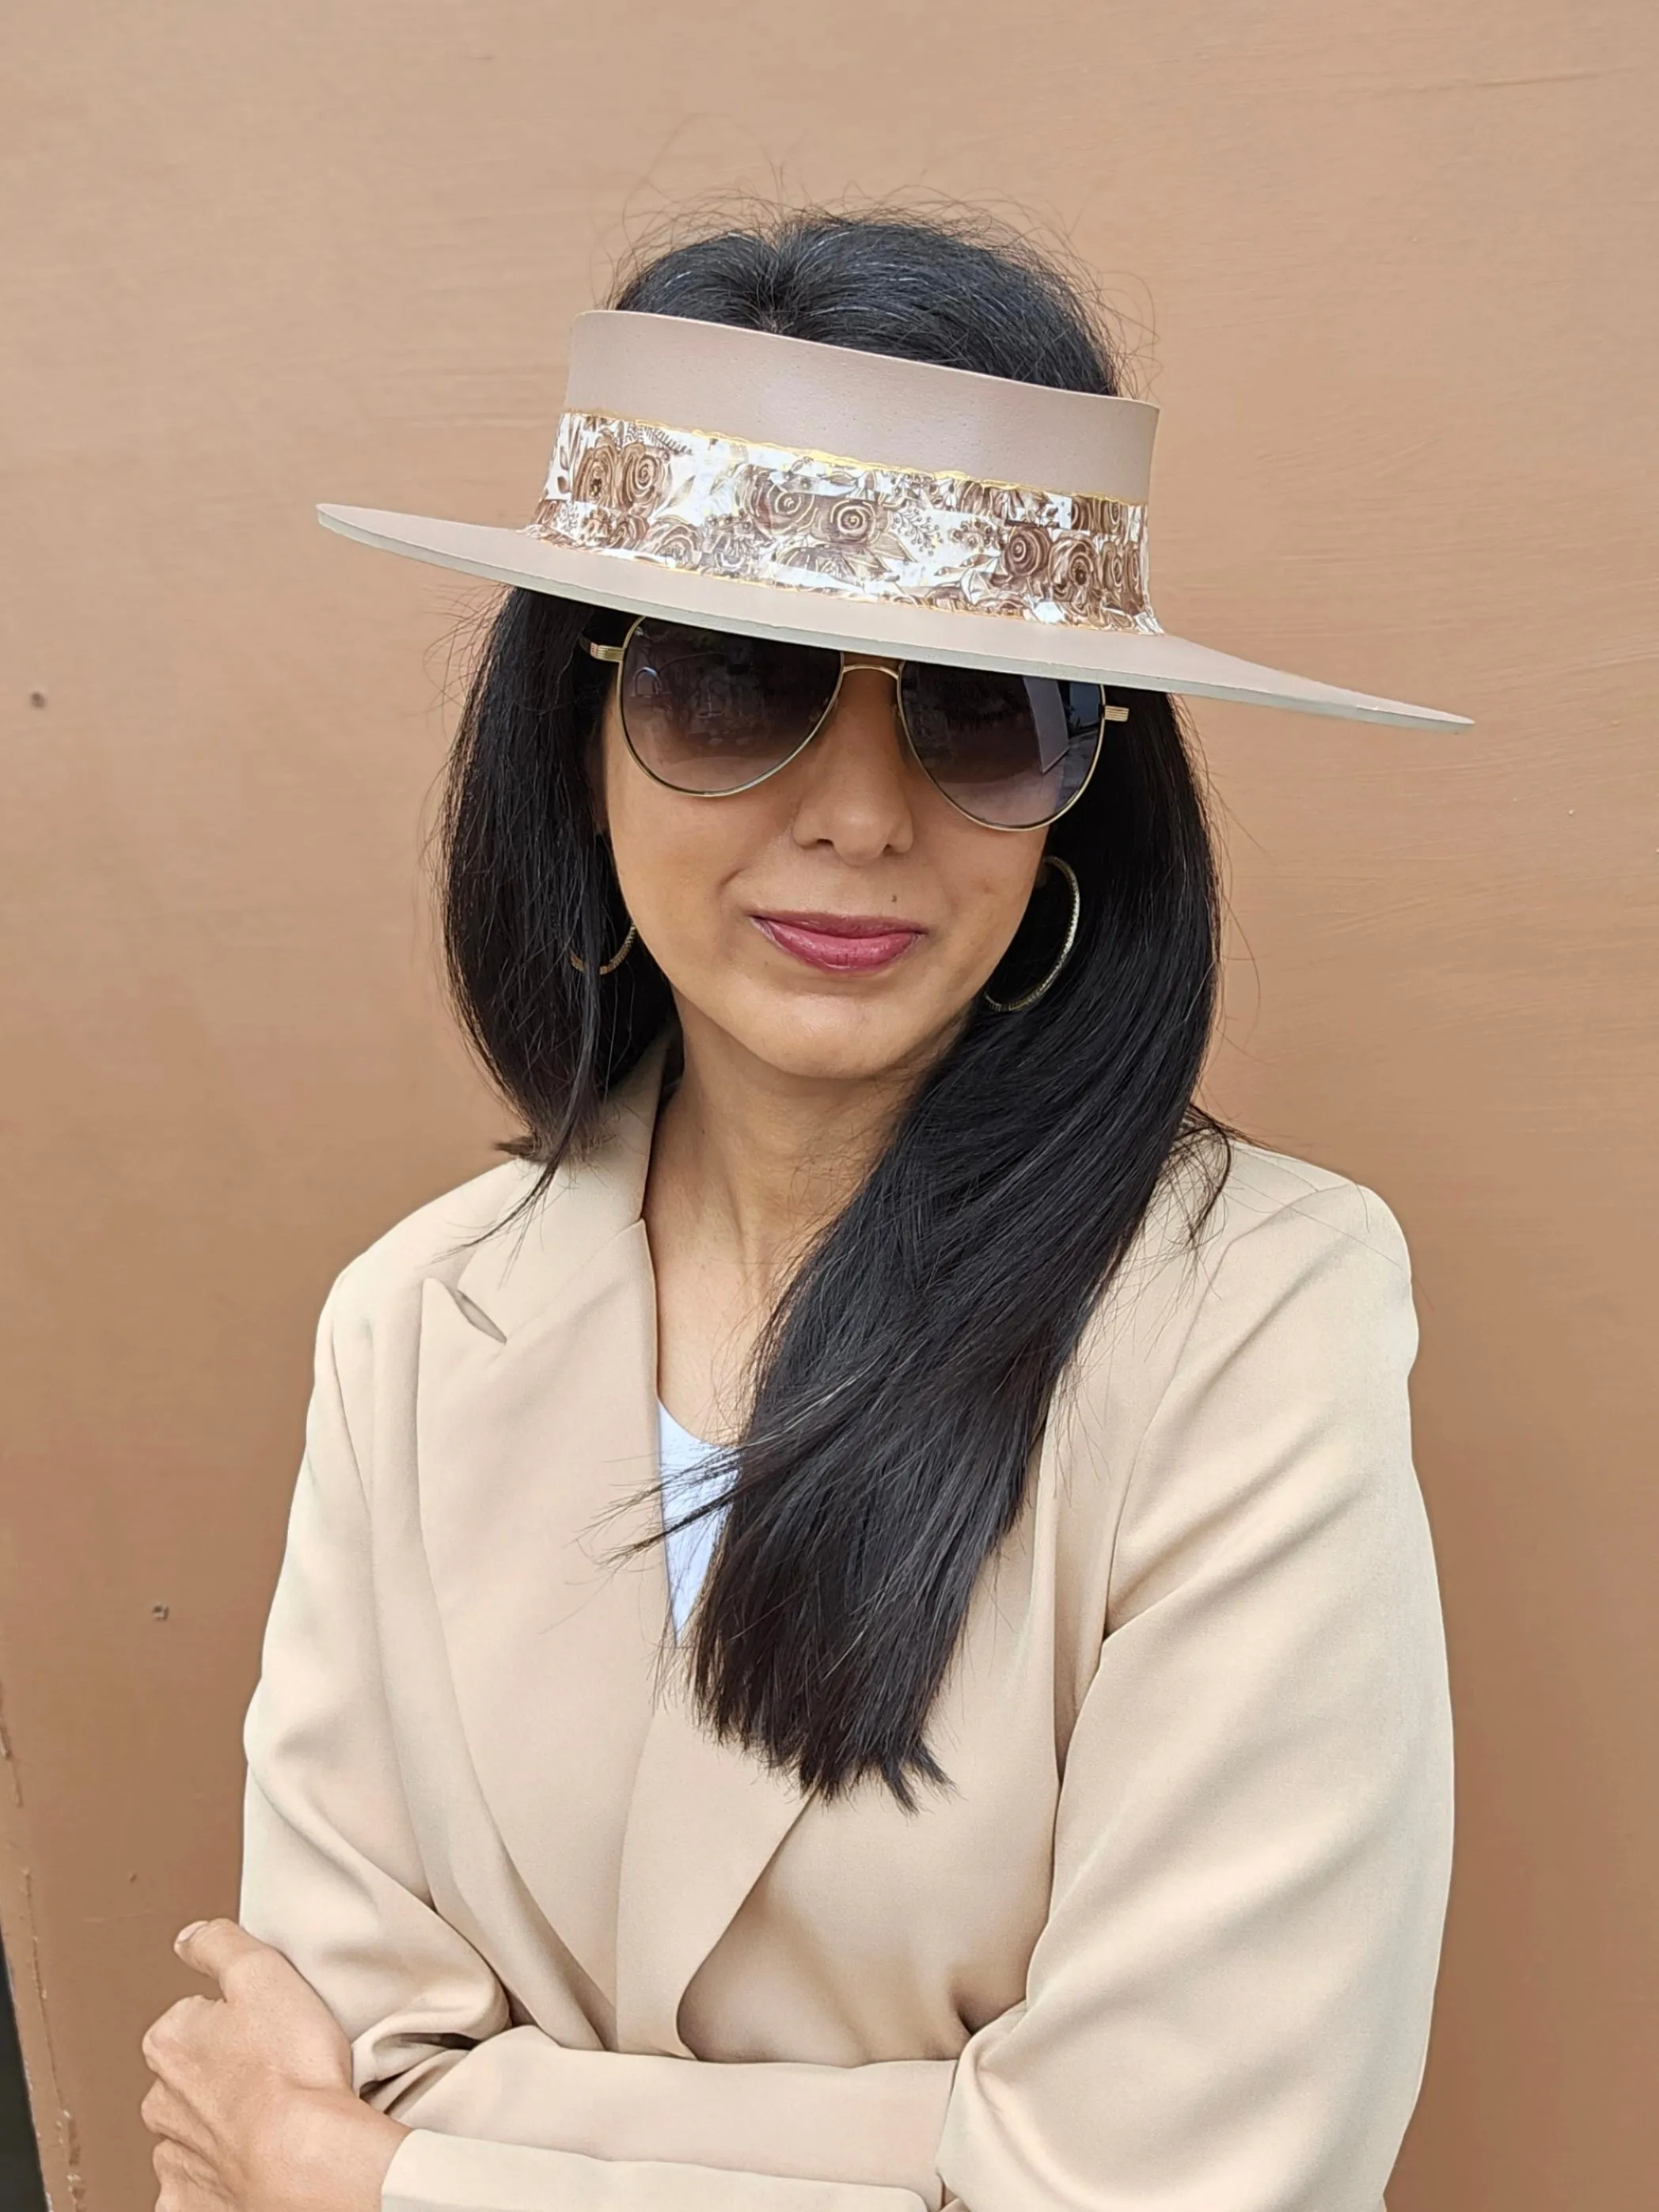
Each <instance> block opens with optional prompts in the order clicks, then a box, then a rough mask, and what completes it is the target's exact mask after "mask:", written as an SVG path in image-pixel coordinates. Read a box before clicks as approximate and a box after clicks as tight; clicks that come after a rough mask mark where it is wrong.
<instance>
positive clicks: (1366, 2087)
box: [939, 1182, 1452, 2212]
mask: <svg viewBox="0 0 1659 2212" xmlns="http://www.w3.org/2000/svg"><path fill="white" fill-rule="evenodd" d="M1417 1342H1418V1331H1417V1322H1416V1317H1415V1311H1414V1307H1413V1297H1412V1290H1411V1278H1410V1266H1409V1261H1408V1257H1407V1249H1406V1244H1405V1241H1404V1239H1403V1237H1401V1232H1400V1228H1399V1225H1398V1223H1397V1222H1396V1221H1395V1218H1394V1216H1393V1214H1392V1213H1390V1212H1389V1209H1388V1208H1387V1206H1385V1205H1384V1204H1383V1201H1382V1200H1381V1199H1379V1198H1378V1197H1377V1196H1376V1194H1375V1193H1373V1192H1370V1191H1369V1190H1367V1189H1365V1188H1364V1187H1363V1186H1360V1185H1358V1184H1355V1183H1352V1182H1342V1183H1340V1184H1337V1185H1334V1186H1332V1187H1328V1188H1325V1189H1323V1190H1320V1191H1316V1192H1314V1193H1311V1194H1309V1195H1308V1196H1306V1197H1305V1198H1304V1199H1302V1200H1297V1202H1295V1203H1292V1204H1291V1205H1289V1206H1285V1207H1284V1208H1282V1209H1281V1210H1280V1211H1279V1212H1275V1213H1273V1214H1270V1215H1269V1216H1268V1217H1267V1218H1266V1219H1265V1220H1263V1221H1261V1223H1259V1224H1258V1225H1256V1226H1255V1227H1254V1228H1252V1229H1250V1230H1249V1231H1247V1232H1245V1233H1244V1234H1243V1235H1241V1236H1239V1237H1236V1238H1235V1239H1234V1241H1233V1242H1232V1243H1231V1244H1230V1245H1228V1246H1227V1247H1225V1249H1224V1250H1223V1252H1222V1254H1221V1256H1220V1257H1219V1259H1218V1261H1217V1262H1216V1264H1215V1273H1214V1277H1213V1280H1212V1284H1211V1286H1210V1288H1209V1290H1208V1292H1207V1294H1206V1295H1205V1296H1204V1297H1202V1298H1201V1299H1200V1302H1199V1304H1198V1306H1197V1310H1196V1312H1195V1314H1194V1318H1193V1321H1192V1323H1191V1326H1190V1328H1189V1331H1188V1336H1187V1339H1186V1341H1185V1344H1184V1346H1183V1348H1182V1353H1181V1355H1180V1357H1179V1358H1178V1359H1177V1362H1176V1367H1175V1370H1174V1373H1173V1379H1172V1380H1171V1382H1170V1384H1169V1386H1168V1389H1167V1391H1166V1393H1165V1395H1164V1398H1163V1400H1162V1402H1161V1403H1160V1405H1159V1407H1158V1410H1157V1411H1156V1413H1154V1415H1153V1417H1152V1420H1151V1422H1150V1424H1149V1425H1148V1426H1147V1429H1146V1432H1145V1436H1144V1439H1143V1442H1142V1444H1141V1447H1140V1449H1139V1455H1138V1457H1137V1460H1136V1462H1135V1464H1134V1466H1133V1469H1132V1472H1131V1474H1130V1477H1129V1482H1128V1489H1127V1498H1126V1501H1125V1504H1124V1506H1123V1509H1122V1511H1121V1518H1120V1522H1119V1526H1118V1530H1117V1537H1116V1543H1115V1552H1114V1555H1113V1561H1112V1568H1111V1574H1110V1581H1109V1616H1108V1634H1107V1637H1106V1640H1105V1644H1104V1646H1103V1650H1102V1652H1101V1656H1100V1663H1099V1667H1098V1670H1097V1674H1095V1676H1094V1678H1093V1680H1092V1682H1091V1686H1090V1687H1089V1689H1088V1692H1087V1693H1086V1696H1085V1699H1084V1702H1083V1704H1082V1706H1081V1709H1080V1715H1079V1721H1078V1723H1077V1726H1076V1729H1075V1731H1074V1734H1073V1737H1072V1740H1071V1743H1070V1747H1069V1751H1068V1754H1067V1758H1066V1771H1065V1778H1064V1783H1063V1788H1062V1796H1061V1800H1060V1812H1059V1822H1058V1830H1057V1834H1056V1838H1055V1851H1054V1877H1053V1888H1052V1900H1051V1908H1050V1911H1049V1914H1048V1919H1047V1921H1046V1923H1045V1925H1044V1928H1043V1930H1042V1935H1041V1936H1040V1938H1039V1940H1038V1942H1037V1944H1036V1949H1035V1951H1034V1954H1033V1955H1032V1958H1031V1961H1030V1969H1029V1973H1028V1980H1027V1988H1026V1994H1025V2000H1024V2002H1023V2003H1022V2004H1020V2005H1019V2006H1018V2007H1016V2008H1014V2009H1013V2010H1012V2012H1009V2013H1007V2014H1006V2015H1002V2016H1000V2018H998V2019H996V2020H994V2021H991V2022H990V2023H989V2024H988V2025H987V2026H986V2027H984V2028H983V2029H981V2032H980V2033H977V2034H976V2035H975V2037H974V2038H973V2039H972V2040H971V2041H970V2042H969V2045H968V2046H967V2048H966V2049H965V2051H963V2055H962V2057H961V2059H960V2061H959V2062H958V2066H957V2077H956V2081H955V2085H954V2087H953V2092H952V2095H951V2103H950V2106H949V2109H948V2112H947V2115H946V2119H945V2129H944V2135H943V2140H942V2142H941V2146H940V2152H939V2165H940V2170H941V2172H942V2173H943V2176H944V2179H945V2183H946V2185H947V2186H948V2188H949V2190H950V2191H951V2192H953V2193H954V2195H955V2196H956V2197H958V2198H959V2199H960V2200H961V2201H962V2203H963V2205H964V2206H966V2207H968V2208H969V2212H1039V2208H1042V2212H1197V2208H1200V2207H1201V2208H1202V2212H1377V2208H1378V2207H1379V2205H1380V2203H1381V2200H1382V2197H1383V2189H1384V2187H1385V2185H1386V2184H1387V2181H1388V2179H1389V2172H1390V2170H1391V2168H1392V2166H1393V2164H1394V2161H1395V2156H1396V2154H1397V2153H1398V2150H1399V2148H1400V2144H1401V2138H1402V2136H1403V2135H1404V2132H1405V2129H1406V2124H1407V2120H1408V2119H1409V2118H1410V2116H1411V2112H1412V2109H1413V2105H1414V2103H1415V2101H1416V2098H1417V2094H1418V2090H1419V2086H1420V2082H1421V2077H1422V2073H1423V2068H1424V2063H1425V2053H1426V2048H1427V2039H1428V2032H1429V2022H1430V2013H1431V2003H1432V1999H1433V1990H1434V1984H1435V1978H1436V1974H1437V1966H1438V1960H1439V1951H1440V1940H1441V1931H1442V1923H1443V1916H1444V1911H1445V1905H1446V1898H1447V1890H1448V1885H1449V1871H1450V1856H1451V1780H1452V1765H1451V1734H1450V1718H1449V1699H1448V1690H1447V1676H1446V1662H1445V1649H1444V1641H1443V1632H1442V1621H1441V1613H1440V1605H1439V1595H1438V1589H1437V1578H1436V1573H1435V1566H1434V1561H1433V1556H1432V1550H1431V1539H1430V1533H1429V1528H1428V1524H1427V1519H1426V1515H1425V1510H1424V1504H1423V1500H1422V1497H1421V1494H1420V1492H1419V1487H1418V1483H1417V1480H1416V1476H1415V1474H1414V1471H1413V1462H1412V1451H1411V1441H1410V1414H1409V1409H1408V1401H1407V1376H1408V1373H1409V1370H1410V1369H1411V1366H1412V1364H1413V1359H1414V1357H1415V1353H1416V1349H1417Z"/></svg>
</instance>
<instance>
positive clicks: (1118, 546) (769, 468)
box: [530, 413, 1158, 630]
mask: <svg viewBox="0 0 1659 2212" xmlns="http://www.w3.org/2000/svg"><path fill="white" fill-rule="evenodd" d="M530 528H531V530H532V532H534V533H535V534H536V535H537V536H538V537H541V538H547V539H549V540H550V541H551V542H552V543H553V544H560V545H574V546H582V547H586V548H587V549H589V550H599V551H603V552H607V553H615V554H618V555H621V556H624V557H626V558H628V559H630V560H635V561H653V562H660V563H661V564H662V565H663V566H664V567H665V568H684V569H693V570H696V571H700V572H702V573H703V574H714V575H722V576H732V577H736V578H740V579H746V580H749V581H750V582H754V583H763V584H781V585H787V586H790V587H791V588H793V589H795V590H803V591H814V592H826V593H830V594H836V595H839V596H841V597H842V598H847V599H884V600H899V601H902V602H904V603H906V604H908V605H912V606H927V607H942V608H950V609H955V610H957V611H963V612H968V613H973V614H992V615H1012V616H1017V617H1020V618H1021V619H1023V620H1024V621H1028V622H1044V623H1070V624H1073V625H1076V626H1080V627H1083V628H1087V629H1130V630H1156V629H1158V623H1157V621H1156V620H1155V618H1154V617H1153V614H1152V605H1151V602H1150V599H1149V597H1148V591H1147V564H1146V508H1145V507H1144V506H1140V505H1139V504H1136V503H1134V502H1133V501H1125V500H1114V499H1103V498H1097V497H1094V496H1092V495H1073V494H1069V493H1066V492H1050V491H1040V490H1036V489H1028V488H1027V487H1025V486H1023V485H1018V484H998V483H981V482H978V481H977V480H975V478H973V477H966V476H957V475H951V474H939V475H933V474H929V473H927V472H925V471H919V470H913V469H896V468H885V467H878V466H872V465H870V464H869V463H866V462H864V461H857V460H851V459H843V458H842V457H841V456H839V455H836V454H832V453H799V452H793V451H790V450H788V449H787V448H785V447H777V446H763V445H757V444H754V443H752V442H750V441H748V440H746V439H743V438H733V437H727V436H723V435H713V434H710V433H707V432H704V431H701V430H680V429H673V428H669V427H667V426H665V425H664V424H662V423H657V422H630V421H627V420H624V419H623V417H621V416H614V415H597V414H591V413H576V414H568V415H566V416H564V417H563V419H562V421H561V422H560V425H559V435H558V442H557V444H556V446H555V447H554V453H553V464H552V467H551V469H550V471H549V473H548V479H547V489H546V492H545V495H544V497H543V500H542V502H541V504H540V506H539V507H538V509H537V512H536V519H535V520H534V521H533V522H532V524H531V525H530Z"/></svg>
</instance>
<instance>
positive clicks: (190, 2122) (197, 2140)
mask: <svg viewBox="0 0 1659 2212" xmlns="http://www.w3.org/2000/svg"><path fill="white" fill-rule="evenodd" d="M138 2117H139V2118H140V2119H141V2120H142V2121H143V2124H144V2125H145V2127H146V2128H147V2129H148V2130H149V2133H150V2134H151V2135H153V2136H162V2137H163V2138H164V2139H165V2140H166V2141H167V2142H173V2143H177V2144H178V2145H179V2147H180V2148H181V2149H184V2150H189V2151H194V2152H196V2153H197V2154H198V2155H204V2154H206V2151H207V2149H208V2141H207V2137H206V2136H205V2135H204V2132H203V2130H202V2125H201V2123H200V2121H199V2120H198V2118H197V2115H196V2112H195V2111H194V2109H193V2107H192V2106H190V2105H188V2104H187V2103H186V2102H185V2100H184V2099H183V2098H182V2097H181V2096H179V2093H178V2092H177V2090H175V2089H174V2088H173V2087H172V2085H171V2084H170V2083H168V2082H166V2081H159V2080H158V2081H152V2082H151V2083H150V2085H149V2088H148V2090H146V2092H145V2093H144V2101H143V2104H142V2105H140V2106H139V2107H138Z"/></svg>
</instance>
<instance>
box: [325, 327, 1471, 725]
mask: <svg viewBox="0 0 1659 2212" xmlns="http://www.w3.org/2000/svg"><path fill="white" fill-rule="evenodd" d="M1157 425H1158V409H1157V408H1156V407H1154V406H1153V405H1152V404H1150V403H1149V402H1147V401H1146V400H1141V399H1130V398H1123V397H1120V396H1117V395H1115V394H1114V395H1108V394H1104V393H1097V392H1060V391H1054V390H1051V389H1050V388H1048V386H1042V385H1031V384H1024V383H1021V382H1018V381H1017V380H1013V379H1011V378H1007V377H998V376H982V375H980V374H976V373H975V372H973V371H971V370H967V369H958V368H943V367H941V366H939V364H937V363H935V362H918V361H902V360H899V359H896V358H895V357H893V356H889V355H885V354H872V353H865V352H862V351H860V350H859V349H855V348H853V347H850V346H837V345H826V344H822V343H818V342H817V341H816V340H812V339H806V338H796V337H781V336H780V335H778V334H777V333H775V332H774V331H755V330H742V329H736V328H733V327H732V326H731V325H727V324H723V323H705V322H698V321H696V320H694V319H691V318H689V317H684V316H678V315H649V314H637V313H633V312H631V311H629V310H623V309H617V308H599V309H595V310H594V311H592V313H587V314H584V315H579V316H578V317H577V319H576V321H575V324H574V327H573V329H572V332H571V339H570V361H569V375H568V381H567V385H566V388H565V398H564V408H563V412H562V416H561V418H560V421H559V425H558V429H557V432H556V443H555V447H554V453H553V461H552V466H551V468H550V471H549V474H548V477H547V482H546V486H545V489H544V493H543V495H542V498H541V501H540V504H539V506H538V507H537V508H536V511H535V513H534V517H533V520H531V521H530V522H529V523H527V524H526V523H525V522H523V521H522V520H520V521H517V522H514V523H501V522H465V521H459V520H447V519H444V518H442V517H440V516H435V515H426V514H408V513H392V512H389V511H386V510H385V509H381V508H376V507H319V509H318V514H319V519H320V520H322V521H323V522H324V523H325V525H326V526H328V528H329V529H331V530H336V531H338V532H341V533H342V534H343V535H344V536H346V537H348V538H356V539H358V540H359V541H360V542H361V543H362V544H367V545H374V546H378V547H380V548H381V549H383V550H386V551H387V552H391V553H401V554H404V555H405V556H408V557H410V558H411V559H414V560H416V561H427V562H435V563H436V564H437V565H438V566H440V567H441V568H450V569H455V570H459V571H460V572H461V573H462V574H469V575H473V576H479V577H483V578H484V579H486V580H489V581H490V582H492V583H496V584H504V585H507V586H513V587H516V588H518V589H521V590H528V591H533V592H546V593H548V594H550V596H552V597H553V598H556V599H565V600H568V601H571V602H574V603H575V604H577V605H585V606H599V607H608V608H611V609H614V610H616V611H619V612H622V613H627V614H634V615H648V616H654V617H660V618H663V619H665V620H668V621H671V622H683V623H691V624H693V625H696V626H700V627H707V628H709V629H727V630H732V631H734V632H737V633H738V634H740V635H749V636H764V637H777V638H781V639H788V640H793V641H796V642H798V643H801V644H808V645H816V646H824V647H829V648H831V649H836V648H839V649H840V650H841V651H842V652H848V651H851V652H865V653H870V652H873V653H880V654H884V655H886V654H891V655H895V656H896V657H898V658H900V659H922V660H933V661H938V662H942V663H945V664H949V665H957V666H964V667H985V668H995V669H1001V670H1005V671H1010V672H1012V673H1016V674H1021V675H1026V676H1043V677H1048V678H1056V679H1060V680H1067V679H1073V678H1075V679H1081V680H1085V681H1088V682H1091V683H1097V684H1117V685H1121V686H1123V687H1125V688H1126V689H1127V690H1132V691H1133V690H1143V691H1162V692H1170V693H1182V694H1189V695H1197V696H1206V697H1210V698H1218V699H1237V700H1241V701H1243V702H1245V703H1246V704H1250V705H1255V706H1273V707H1280V708H1291V709H1292V710H1293V711H1296V712H1298V713H1302V714H1324V715H1332V716H1339V717H1341V718H1343V719H1345V720H1351V721H1364V722H1377V723H1387V724H1394V725H1397V726H1403V727H1407V728H1418V729H1438V730H1445V729H1448V728H1461V727H1463V726H1466V725H1467V723H1468V716H1467V715H1462V714H1448V713H1446V712H1444V711H1443V709H1441V708H1434V707H1417V706H1413V705H1412V704H1410V703H1409V702H1407V701H1405V700H1401V699H1389V698H1383V697H1380V696H1376V695H1375V694H1373V693H1370V692H1367V691H1351V690H1345V689H1344V688H1343V687H1341V686H1340V685H1338V684H1327V683H1324V682H1322V681H1321V680H1320V679H1318V678H1314V677H1309V676H1299V675H1295V674H1292V673H1291V671H1287V670H1285V669H1279V668H1271V667H1268V666H1266V665H1263V664H1262V663H1261V662H1260V661H1253V660H1245V659H1240V658H1239V657H1238V656H1237V654H1234V653H1225V652H1220V651H1218V650H1217V648H1216V647H1212V646H1208V645H1204V644H1201V643H1200V642H1199V641H1197V640H1196V639H1193V638H1183V637H1178V636H1176V635H1172V634H1171V633H1170V632H1168V631H1166V630H1164V629H1163V628H1162V626H1161V625H1160V624H1159V623H1158V620H1157V618H1156V617H1155V616H1154V615H1153V613H1152V598H1151V592H1150V590H1149V586H1148V581H1147V552H1146V508H1147V499H1148V495H1149V492H1150V489H1151V483H1152V441H1153V435H1154V433H1155V431H1156V428H1157ZM519 512H520V516H522V514H523V512H524V510H523V508H522V507H521V508H520V510H519ZM1407 645H1408V647H1409V648H1410V649H1412V650H1415V651H1419V652H1420V651H1422V650H1425V641H1424V640H1422V639H1420V638H1412V639H1409V640H1407Z"/></svg>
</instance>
